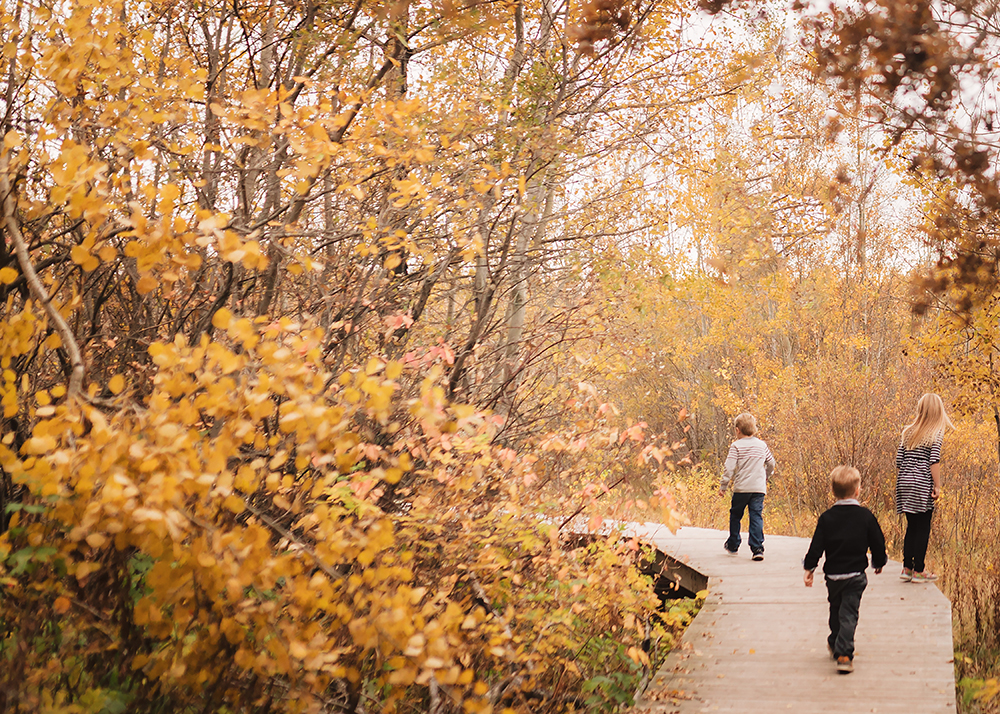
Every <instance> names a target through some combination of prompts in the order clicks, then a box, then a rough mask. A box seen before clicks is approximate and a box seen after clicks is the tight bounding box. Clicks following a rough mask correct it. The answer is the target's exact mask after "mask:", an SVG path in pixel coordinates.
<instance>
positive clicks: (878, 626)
mask: <svg viewBox="0 0 1000 714" xmlns="http://www.w3.org/2000/svg"><path fill="white" fill-rule="evenodd" d="M639 533H640V534H641V535H643V536H645V537H646V538H648V539H649V540H650V541H651V542H652V543H653V544H654V545H655V546H656V547H657V548H659V549H660V550H662V551H664V552H665V553H668V554H669V555H671V556H672V557H675V558H677V559H679V560H681V561H683V562H686V563H687V564H689V565H690V566H691V567H693V568H695V569H697V570H699V571H700V572H701V573H703V574H705V575H707V576H708V578H709V591H710V594H709V596H708V599H707V600H706V602H705V605H704V607H703V608H702V609H701V612H700V613H699V614H698V616H697V617H696V618H695V620H694V622H693V623H692V624H691V626H690V627H689V628H688V629H687V631H686V632H685V633H684V637H683V640H682V642H681V643H680V644H679V645H678V646H677V647H675V648H674V650H673V651H672V652H671V653H670V655H669V657H668V658H667V660H666V662H665V663H664V665H663V667H661V669H660V670H659V672H657V674H656V675H655V676H654V677H653V679H652V681H651V682H650V685H649V687H648V689H647V690H646V692H645V693H644V695H643V697H642V698H641V699H640V701H639V702H638V703H637V707H636V711H638V712H642V713H644V714H645V713H648V714H693V713H694V712H739V713H740V714H754V713H760V714H770V713H772V712H783V711H791V712H796V714H811V713H816V714H820V713H825V712H831V711H836V712H838V713H839V714H860V713H862V712H878V713H880V714H882V713H885V712H901V713H902V712H905V713H906V714H918V713H919V714H937V713H938V712H954V711H955V709H956V706H955V675H954V665H953V657H954V652H953V649H952V631H951V606H950V604H949V602H948V599H947V598H946V597H945V596H944V595H943V594H942V593H941V591H940V590H938V589H937V587H935V586H934V585H927V584H914V583H905V582H902V581H901V580H899V577H898V573H899V569H900V565H899V563H895V562H893V561H890V562H889V565H887V566H886V568H885V570H884V571H883V572H882V574H881V575H874V574H873V573H872V571H871V570H870V569H869V571H868V589H867V590H866V591H865V595H864V598H863V599H862V601H861V618H860V621H859V625H858V634H857V651H856V654H855V659H854V665H855V670H854V672H853V673H851V674H848V675H838V673H837V670H836V667H835V666H834V663H833V662H832V661H831V659H830V657H829V654H828V653H827V649H826V634H827V632H828V630H827V614H828V610H827V604H826V588H824V587H822V583H819V584H818V586H816V587H812V588H806V587H804V586H803V584H802V573H801V569H802V568H801V562H802V557H803V556H804V555H805V552H806V550H807V548H808V546H809V542H808V540H807V539H804V538H792V537H787V536H771V535H769V536H767V541H766V547H767V551H766V557H765V559H764V561H763V562H759V563H758V562H753V561H751V560H750V553H749V550H748V549H747V548H746V547H745V546H744V548H743V550H742V551H741V552H740V554H739V555H737V556H735V557H732V556H728V555H726V554H725V553H724V552H723V550H722V543H723V541H724V540H725V534H724V533H722V532H721V531H715V530H708V529H703V528H681V529H680V530H678V531H677V533H676V534H672V533H670V531H668V530H667V529H666V528H664V527H663V526H658V525H656V524H646V525H645V526H640V527H639Z"/></svg>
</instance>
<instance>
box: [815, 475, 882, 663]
mask: <svg viewBox="0 0 1000 714" xmlns="http://www.w3.org/2000/svg"><path fill="white" fill-rule="evenodd" d="M830 480H831V482H832V486H833V495H834V496H836V497H837V502H836V503H834V504H833V506H832V507H831V508H829V509H828V510H827V511H826V512H824V513H823V515H821V516H820V517H819V521H818V522H817V523H816V532H815V533H814V534H813V538H812V543H810V544H809V552H808V553H806V557H805V560H804V561H803V562H802V565H803V567H804V568H805V574H804V575H803V580H804V581H805V584H806V587H807V588H811V587H812V584H813V573H814V572H815V570H816V566H817V565H819V557H820V556H821V555H823V553H824V552H825V553H826V562H825V563H824V564H823V573H824V574H825V575H826V590H827V599H828V600H829V601H830V637H829V638H827V645H828V647H829V649H830V654H831V655H832V656H833V657H834V658H835V659H836V660H837V671H838V672H840V673H841V674H847V673H848V672H853V671H854V631H855V629H856V628H857V626H858V608H859V607H860V606H861V594H862V593H863V592H864V591H865V587H867V585H868V578H866V577H865V569H866V568H867V567H868V551H869V550H871V552H872V567H873V568H875V574H876V575H878V574H879V573H881V572H882V568H884V567H885V564H886V561H887V558H886V554H885V536H883V535H882V528H881V527H879V524H878V520H876V518H875V516H874V514H872V512H871V511H869V510H868V509H867V508H865V507H864V506H862V505H861V504H860V503H858V496H859V495H861V474H860V473H858V470H857V469H856V468H854V467H852V466H838V467H837V468H835V469H834V470H833V471H832V472H831V474H830Z"/></svg>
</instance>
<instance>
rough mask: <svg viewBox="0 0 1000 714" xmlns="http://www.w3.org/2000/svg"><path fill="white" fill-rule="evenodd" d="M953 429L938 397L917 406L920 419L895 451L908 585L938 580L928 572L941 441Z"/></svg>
mask: <svg viewBox="0 0 1000 714" xmlns="http://www.w3.org/2000/svg"><path fill="white" fill-rule="evenodd" d="M946 428H952V429H954V428H955V427H954V425H953V424H952V423H951V420H950V419H949V418H948V415H947V414H946V413H945V411H944V403H943V402H942V401H941V397H939V396H938V395H936V394H925V395H924V396H922V397H920V401H919V402H917V416H916V418H915V419H914V420H913V421H912V422H911V423H909V424H907V425H906V426H905V427H904V428H903V435H902V438H901V439H900V444H899V449H897V451H896V513H902V514H903V515H905V516H906V535H905V536H904V538H903V572H902V573H900V575H899V577H900V578H901V579H903V580H906V581H907V582H914V583H926V582H931V581H933V580H937V576H936V575H934V574H933V573H931V572H928V571H927V570H926V568H925V564H924V558H925V557H926V555H927V541H928V540H929V539H930V535H931V516H932V515H934V503H935V501H936V500H937V498H938V496H939V495H940V494H941V463H940V462H941V441H942V440H943V438H944V430H945V429H946Z"/></svg>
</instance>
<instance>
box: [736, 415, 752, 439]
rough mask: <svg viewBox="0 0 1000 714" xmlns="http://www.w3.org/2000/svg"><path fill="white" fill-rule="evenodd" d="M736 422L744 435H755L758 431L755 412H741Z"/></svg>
mask: <svg viewBox="0 0 1000 714" xmlns="http://www.w3.org/2000/svg"><path fill="white" fill-rule="evenodd" d="M734 424H735V425H736V428H737V429H739V430H740V433H741V434H743V435H744V436H753V435H754V434H756V433H757V420H756V419H754V418H753V414H751V413H750V412H743V413H742V414H740V415H739V416H738V417H736V421H735V422H734Z"/></svg>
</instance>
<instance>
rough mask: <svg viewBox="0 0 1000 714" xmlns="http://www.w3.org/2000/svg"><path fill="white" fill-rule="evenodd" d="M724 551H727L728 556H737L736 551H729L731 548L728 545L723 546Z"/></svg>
mask: <svg viewBox="0 0 1000 714" xmlns="http://www.w3.org/2000/svg"><path fill="white" fill-rule="evenodd" d="M722 549H723V550H724V551H726V555H736V551H735V550H729V546H728V545H723V546H722Z"/></svg>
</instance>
